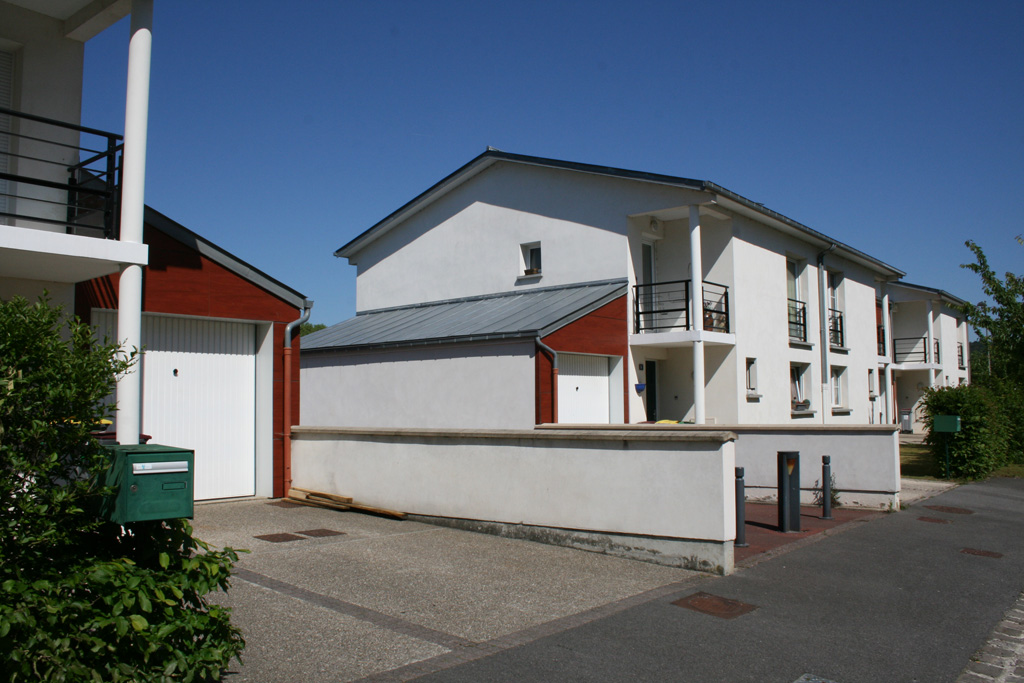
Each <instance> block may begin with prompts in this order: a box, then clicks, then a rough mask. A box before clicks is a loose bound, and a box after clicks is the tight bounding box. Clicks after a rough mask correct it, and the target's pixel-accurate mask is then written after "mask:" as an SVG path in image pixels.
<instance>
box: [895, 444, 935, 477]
mask: <svg viewBox="0 0 1024 683" xmlns="http://www.w3.org/2000/svg"><path fill="white" fill-rule="evenodd" d="M900 476H901V477H915V478H918V479H942V470H940V469H939V465H938V463H936V462H935V459H934V458H933V457H932V454H931V451H930V450H928V447H927V446H925V445H924V444H920V443H901V444H900ZM943 481H944V480H943Z"/></svg>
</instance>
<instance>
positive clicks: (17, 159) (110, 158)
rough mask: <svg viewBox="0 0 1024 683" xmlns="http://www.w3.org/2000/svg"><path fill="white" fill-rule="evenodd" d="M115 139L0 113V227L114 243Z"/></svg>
mask: <svg viewBox="0 0 1024 683" xmlns="http://www.w3.org/2000/svg"><path fill="white" fill-rule="evenodd" d="M121 139H122V138H121V136H120V135H117V134H115V133H108V132H105V131H101V130H96V129H94V128H86V127H84V126H80V125H77V124H73V123H67V122H65V121H57V120H54V119H48V118H45V117H42V116H35V115H33V114H28V113H24V112H19V111H15V110H12V109H5V108H0V225H10V226H16V227H22V228H34V229H37V230H46V231H49V232H64V233H67V234H73V235H83V236H89V237H103V238H107V239H117V238H118V232H119V231H118V214H119V213H120V212H119V202H120V187H121V147H122V145H121Z"/></svg>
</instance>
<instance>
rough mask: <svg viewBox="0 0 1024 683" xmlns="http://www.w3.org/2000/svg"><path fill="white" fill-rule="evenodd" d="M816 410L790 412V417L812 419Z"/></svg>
mask: <svg viewBox="0 0 1024 683" xmlns="http://www.w3.org/2000/svg"><path fill="white" fill-rule="evenodd" d="M817 412H818V411H817V410H794V411H792V412H790V416H791V417H814V414H815V413H817Z"/></svg>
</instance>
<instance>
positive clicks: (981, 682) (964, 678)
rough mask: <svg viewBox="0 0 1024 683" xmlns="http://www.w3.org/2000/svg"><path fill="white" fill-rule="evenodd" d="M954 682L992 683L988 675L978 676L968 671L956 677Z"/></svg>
mask: <svg viewBox="0 0 1024 683" xmlns="http://www.w3.org/2000/svg"><path fill="white" fill-rule="evenodd" d="M956 683H992V679H991V678H989V677H988V676H979V675H977V674H973V673H970V672H968V673H964V674H961V675H960V678H958V679H956Z"/></svg>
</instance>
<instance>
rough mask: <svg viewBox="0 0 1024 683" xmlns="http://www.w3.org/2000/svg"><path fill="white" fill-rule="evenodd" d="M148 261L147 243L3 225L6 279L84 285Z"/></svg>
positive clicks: (0, 240)
mask: <svg viewBox="0 0 1024 683" xmlns="http://www.w3.org/2000/svg"><path fill="white" fill-rule="evenodd" d="M148 262H149V247H148V246H147V245H145V244H138V243H134V242H120V241H117V240H103V239H95V238H92V237H84V236H82V235H68V234H65V233H60V232H47V231H45V230H33V229H31V228H16V227H11V226H0V273H2V274H3V277H10V278H18V279H22V280H41V281H46V282H84V281H86V280H91V279H92V278H95V277H101V276H103V275H109V274H110V273H116V272H118V271H119V270H120V269H121V267H122V266H125V265H139V266H144V265H146V264H147V263H148Z"/></svg>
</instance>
